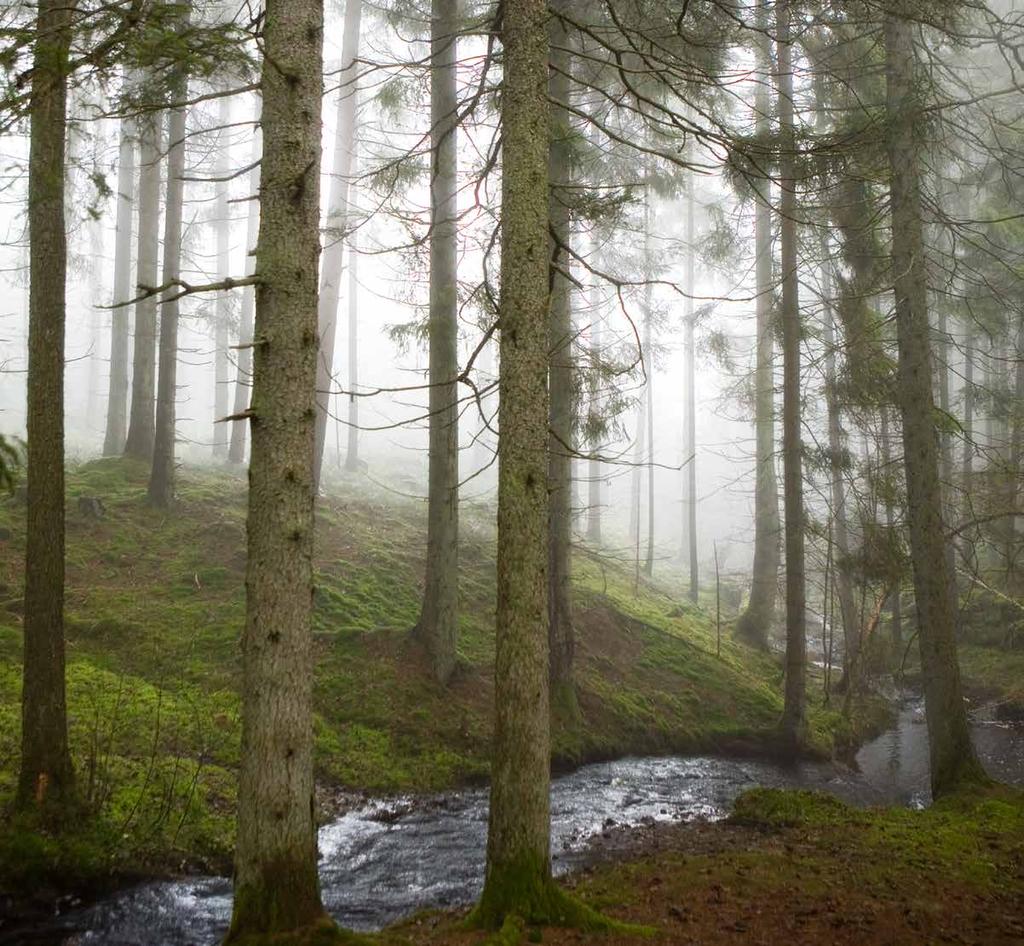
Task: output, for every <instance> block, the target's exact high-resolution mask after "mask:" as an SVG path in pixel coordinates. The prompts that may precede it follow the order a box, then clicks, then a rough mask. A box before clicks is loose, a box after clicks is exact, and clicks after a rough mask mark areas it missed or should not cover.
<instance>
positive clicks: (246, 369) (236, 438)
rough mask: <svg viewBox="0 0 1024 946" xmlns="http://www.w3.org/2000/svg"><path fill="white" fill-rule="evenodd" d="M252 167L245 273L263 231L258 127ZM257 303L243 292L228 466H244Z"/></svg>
mask: <svg viewBox="0 0 1024 946" xmlns="http://www.w3.org/2000/svg"><path fill="white" fill-rule="evenodd" d="M252 147H253V164H254V167H253V169H252V171H250V172H249V212H248V215H247V218H248V219H247V225H246V231H245V274H246V276H251V275H252V274H253V273H254V272H255V271H256V240H257V238H258V237H259V229H260V201H259V189H260V169H259V164H258V161H259V157H260V154H261V153H262V151H263V136H262V133H261V132H260V128H259V125H258V124H257V126H256V128H255V132H254V134H253V142H252ZM255 304H256V290H255V288H254V287H252V286H246V287H245V288H244V289H242V306H241V312H240V313H239V318H238V364H237V367H236V369H235V370H236V374H235V400H234V405H233V408H232V411H231V414H232V416H233V417H234V418H235V419H234V420H233V421H232V422H231V445H230V447H229V448H228V463H232V464H235V465H236V466H240V465H241V464H243V463H245V439H246V438H245V435H246V431H247V430H248V429H249V419H248V418H247V417H246V416H245V412H246V411H247V410H248V409H249V390H250V389H251V388H252V337H253V335H252V321H253V310H254V309H255Z"/></svg>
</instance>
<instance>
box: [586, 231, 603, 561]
mask: <svg viewBox="0 0 1024 946" xmlns="http://www.w3.org/2000/svg"><path fill="white" fill-rule="evenodd" d="M597 254H598V240H597V236H596V233H595V235H594V236H593V238H592V243H591V260H592V262H591V266H595V267H596V266H597ZM601 323H602V318H601V299H600V284H599V282H598V277H597V276H591V280H590V374H589V376H588V378H587V397H588V400H589V404H588V411H589V413H590V424H591V426H592V429H594V430H596V429H597V424H598V419H599V418H600V416H601V412H602V398H601V384H602V381H601V369H600V365H601V357H602V355H601V345H602V337H601V336H602V331H601V328H602V325H601ZM587 446H588V447H589V449H590V454H591V455H590V460H589V461H588V463H587V480H588V483H587V541H588V542H590V543H591V544H592V545H594V546H600V545H601V505H602V502H603V498H602V493H603V490H602V489H601V486H602V483H601V460H600V458H599V456H598V452H599V451H600V449H601V440H600V438H599V437H598V436H596V435H591V437H590V440H589V442H588V444H587Z"/></svg>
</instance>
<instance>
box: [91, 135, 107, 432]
mask: <svg viewBox="0 0 1024 946" xmlns="http://www.w3.org/2000/svg"><path fill="white" fill-rule="evenodd" d="M99 138H100V136H99V135H97V140H99ZM93 167H94V173H96V174H99V173H100V162H99V160H98V158H97V159H96V160H95V161H94V164H93ZM86 229H87V230H88V234H89V288H90V292H89V305H90V306H91V311H90V313H89V329H90V344H89V401H88V403H89V416H88V421H89V425H88V426H89V431H90V433H91V432H92V431H94V430H98V429H99V426H100V412H101V406H100V401H101V398H102V395H101V393H100V376H101V373H100V363H101V362H102V360H103V359H102V358H101V356H100V349H101V348H102V347H103V342H102V340H103V334H104V333H103V328H104V326H103V309H102V306H103V302H104V299H105V298H106V290H105V287H104V285H103V284H104V260H103V225H102V221H101V220H100V219H98V218H94V217H91V216H90V218H89V219H88V221H87V222H86Z"/></svg>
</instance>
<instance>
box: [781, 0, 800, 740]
mask: <svg viewBox="0 0 1024 946" xmlns="http://www.w3.org/2000/svg"><path fill="white" fill-rule="evenodd" d="M775 16H776V24H775V26H776V33H777V37H778V54H777V56H778V88H779V138H780V149H781V151H780V156H779V179H780V185H781V187H780V189H781V199H780V202H779V213H780V215H781V218H782V220H781V241H782V363H783V382H782V460H783V497H784V505H785V516H786V524H785V532H786V687H785V705H784V708H783V712H782V723H781V726H782V736H783V739H784V740H785V741H786V742H787V743H789V744H790V745H791V746H792V747H794V748H796V747H799V746H801V745H802V744H803V743H804V742H805V741H806V738H807V679H806V675H807V626H806V624H807V618H806V610H807V592H806V578H805V574H804V522H805V516H804V484H803V458H802V441H801V432H800V416H801V409H800V345H801V335H802V330H801V324H800V283H799V273H798V270H797V221H796V208H797V192H796V185H797V182H796V173H797V172H796V130H795V122H794V115H793V47H792V44H791V40H790V17H791V9H790V3H789V0H779V2H778V3H776V5H775Z"/></svg>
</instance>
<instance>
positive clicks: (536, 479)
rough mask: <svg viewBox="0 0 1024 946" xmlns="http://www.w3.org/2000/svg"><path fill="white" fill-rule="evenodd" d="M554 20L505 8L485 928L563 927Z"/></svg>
mask: <svg viewBox="0 0 1024 946" xmlns="http://www.w3.org/2000/svg"><path fill="white" fill-rule="evenodd" d="M547 29H548V10H547V4H546V2H545V0H520V2H518V3H513V4H508V5H506V6H505V8H504V13H503V18H502V40H503V45H504V51H505V72H504V82H503V87H502V89H503V91H502V98H501V118H502V127H503V139H502V140H503V173H502V185H501V186H502V209H501V229H502V249H501V296H500V308H499V322H500V326H501V401H500V407H499V410H500V421H499V427H500V431H501V434H500V438H499V441H498V458H499V459H498V463H499V466H498V588H497V599H498V606H497V622H496V654H495V666H494V675H495V710H496V715H495V727H494V762H493V766H492V770H491V806H490V821H489V827H488V835H487V869H486V877H485V882H484V891H483V895H482V898H481V901H480V904H479V906H478V908H477V913H476V919H477V921H478V922H480V923H481V924H483V925H486V926H500V925H501V923H502V921H503V919H504V917H505V916H506V915H508V914H511V913H516V914H519V915H520V916H522V917H524V918H526V919H528V920H543V919H551V918H552V917H551V916H550V912H551V906H552V902H553V901H554V900H555V898H556V896H557V894H556V891H557V888H556V887H555V886H554V882H553V881H552V879H551V831H550V814H549V785H550V767H551V749H550V741H551V737H550V719H549V702H548V698H549V688H548V627H547V625H548V582H547V568H548V552H547V548H546V545H547V537H548V457H547V453H548V419H549V415H548V390H547V376H548V302H549V298H548V297H549V292H548V279H549V256H548V246H549V245H548V153H549V147H550V134H549V121H550V115H549V109H548V33H547Z"/></svg>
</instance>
